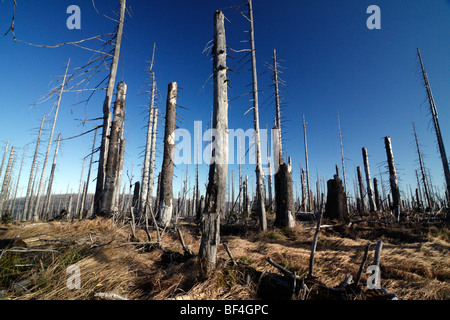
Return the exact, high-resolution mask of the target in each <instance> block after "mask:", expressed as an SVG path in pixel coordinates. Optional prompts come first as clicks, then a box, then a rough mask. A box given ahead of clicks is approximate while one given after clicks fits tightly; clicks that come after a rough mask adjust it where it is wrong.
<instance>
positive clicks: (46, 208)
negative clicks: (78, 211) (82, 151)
mask: <svg viewBox="0 0 450 320" xmlns="http://www.w3.org/2000/svg"><path fill="white" fill-rule="evenodd" d="M60 141H61V133H60V134H58V141H57V142H56V148H55V155H54V156H53V163H52V169H51V171H50V179H49V181H48V186H47V195H46V197H45V202H44V210H43V212H42V217H43V219H44V220H48V218H49V210H50V199H51V196H52V186H53V179H54V177H55V169H56V157H57V156H58V149H59V143H60Z"/></svg>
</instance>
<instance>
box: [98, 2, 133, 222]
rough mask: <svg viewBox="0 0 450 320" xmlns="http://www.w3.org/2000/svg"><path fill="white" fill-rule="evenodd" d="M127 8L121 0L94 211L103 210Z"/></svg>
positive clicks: (104, 114)
mask: <svg viewBox="0 0 450 320" xmlns="http://www.w3.org/2000/svg"><path fill="white" fill-rule="evenodd" d="M125 9H126V0H120V14H119V23H118V26H117V33H116V38H115V40H116V41H115V46H114V54H113V59H112V62H111V67H110V75H109V80H108V87H107V90H106V96H105V100H104V102H103V128H102V142H101V145H100V156H99V161H98V172H97V181H96V187H95V195H94V212H95V214H97V213H100V211H101V210H102V207H103V205H102V199H103V192H104V190H103V189H104V186H105V180H106V163H107V159H108V150H109V136H110V130H111V127H110V124H111V118H112V112H111V108H110V106H111V101H112V96H113V93H114V87H115V83H116V74H117V67H118V64H119V57H120V48H121V45H122V34H123V25H124V21H125Z"/></svg>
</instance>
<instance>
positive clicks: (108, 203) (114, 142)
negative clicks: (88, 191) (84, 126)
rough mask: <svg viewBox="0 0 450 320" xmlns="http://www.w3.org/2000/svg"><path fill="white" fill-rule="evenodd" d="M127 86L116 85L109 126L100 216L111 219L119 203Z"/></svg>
mask: <svg viewBox="0 0 450 320" xmlns="http://www.w3.org/2000/svg"><path fill="white" fill-rule="evenodd" d="M126 94H127V85H126V84H125V83H124V82H119V84H118V85H117V99H116V102H115V103H114V120H113V123H112V125H111V134H110V138H109V150H108V158H107V161H106V179H105V187H104V191H103V198H102V201H101V202H102V210H101V214H102V215H105V216H107V217H111V216H113V215H115V214H117V213H118V211H119V203H118V197H117V195H118V194H119V192H118V191H117V190H118V189H119V190H120V185H118V182H119V179H120V173H121V170H122V169H121V167H120V164H121V163H120V162H121V161H120V159H121V154H122V152H123V149H122V148H123V128H124V123H125V100H126Z"/></svg>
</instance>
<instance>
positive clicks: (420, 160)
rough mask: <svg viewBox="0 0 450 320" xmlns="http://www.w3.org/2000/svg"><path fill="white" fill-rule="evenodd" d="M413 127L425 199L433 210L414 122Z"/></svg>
mask: <svg viewBox="0 0 450 320" xmlns="http://www.w3.org/2000/svg"><path fill="white" fill-rule="evenodd" d="M412 125H413V130H414V140H415V142H416V148H417V156H418V158H419V165H420V172H421V173H422V182H423V187H424V192H425V197H426V199H427V203H428V206H429V207H430V208H433V202H432V199H431V196H430V192H429V190H428V181H427V175H426V172H425V165H424V163H423V158H422V154H421V152H420V147H419V139H418V138H417V132H416V126H415V124H414V122H413V124H412ZM416 173H417V171H416ZM419 188H420V185H419Z"/></svg>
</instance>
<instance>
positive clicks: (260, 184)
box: [248, 0, 267, 231]
mask: <svg viewBox="0 0 450 320" xmlns="http://www.w3.org/2000/svg"><path fill="white" fill-rule="evenodd" d="M248 8H249V16H250V17H249V22H250V47H251V58H252V78H253V81H252V83H253V124H254V130H255V151H256V194H257V202H258V203H257V206H256V208H257V213H258V216H259V224H260V229H261V230H262V231H265V230H266V229H267V217H266V208H265V205H264V177H263V174H264V173H263V168H262V160H261V141H260V135H259V106H258V103H259V102H258V77H257V71H256V49H255V32H254V27H253V6H252V0H248Z"/></svg>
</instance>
